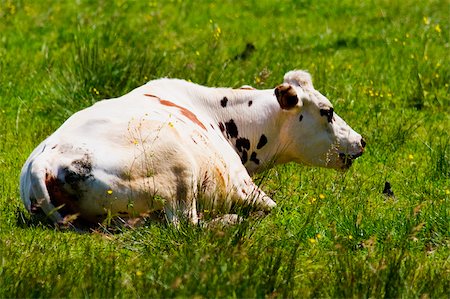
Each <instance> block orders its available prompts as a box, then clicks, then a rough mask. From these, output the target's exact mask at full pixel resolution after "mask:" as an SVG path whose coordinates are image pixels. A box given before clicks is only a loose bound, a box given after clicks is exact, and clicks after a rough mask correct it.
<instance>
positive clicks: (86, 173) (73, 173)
mask: <svg viewBox="0 0 450 299" xmlns="http://www.w3.org/2000/svg"><path fill="white" fill-rule="evenodd" d="M64 172H65V175H64V180H65V182H66V183H67V184H69V186H70V187H71V188H72V190H73V191H76V192H79V191H80V185H79V184H80V183H82V182H85V181H87V180H89V179H92V178H93V175H92V161H91V157H90V156H89V155H88V154H84V156H83V157H82V158H80V159H77V160H74V161H73V162H72V163H71V164H70V166H69V167H66V168H64Z"/></svg>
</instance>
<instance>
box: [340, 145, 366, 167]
mask: <svg viewBox="0 0 450 299" xmlns="http://www.w3.org/2000/svg"><path fill="white" fill-rule="evenodd" d="M360 145H361V146H360V150H359V152H358V153H356V154H346V153H339V158H340V159H341V161H342V163H343V167H342V168H343V169H348V168H350V166H352V164H353V161H354V160H355V159H356V158H358V157H361V156H362V154H363V153H364V148H365V147H366V141H365V140H364V138H361V141H360Z"/></svg>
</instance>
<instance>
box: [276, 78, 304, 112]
mask: <svg viewBox="0 0 450 299" xmlns="http://www.w3.org/2000/svg"><path fill="white" fill-rule="evenodd" d="M275 96H276V97H277V100H278V103H279V104H280V107H281V109H285V110H289V109H292V108H294V107H295V106H297V104H299V99H298V97H297V92H296V91H295V89H294V88H293V87H292V86H291V85H290V84H288V83H283V84H281V85H278V86H277V87H276V88H275ZM299 106H301V102H300V105H299Z"/></svg>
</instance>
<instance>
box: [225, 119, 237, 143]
mask: <svg viewBox="0 0 450 299" xmlns="http://www.w3.org/2000/svg"><path fill="white" fill-rule="evenodd" d="M225 127H226V130H227V134H228V135H229V136H230V137H231V138H237V137H238V134H239V132H238V128H237V126H236V124H235V123H234V120H232V119H230V121H228V122H226V123H225Z"/></svg>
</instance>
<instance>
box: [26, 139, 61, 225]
mask: <svg viewBox="0 0 450 299" xmlns="http://www.w3.org/2000/svg"><path fill="white" fill-rule="evenodd" d="M45 148H46V146H45V144H41V145H40V146H38V147H37V148H36V149H35V150H34V151H33V153H31V155H30V157H29V158H28V160H27V161H26V162H25V164H24V166H23V167H22V171H21V174H20V197H21V198H22V202H23V203H24V205H25V208H26V209H27V210H28V212H30V213H31V214H39V213H41V212H44V213H45V214H46V215H47V216H48V217H49V218H50V219H51V220H52V221H53V222H54V223H59V222H61V220H62V217H61V215H60V214H59V213H58V211H57V207H55V206H54V205H53V204H52V202H51V200H50V195H49V192H48V189H47V185H46V179H47V178H48V177H49V176H56V174H53V173H52V168H51V167H50V163H49V161H48V158H47V153H46V151H45Z"/></svg>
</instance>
